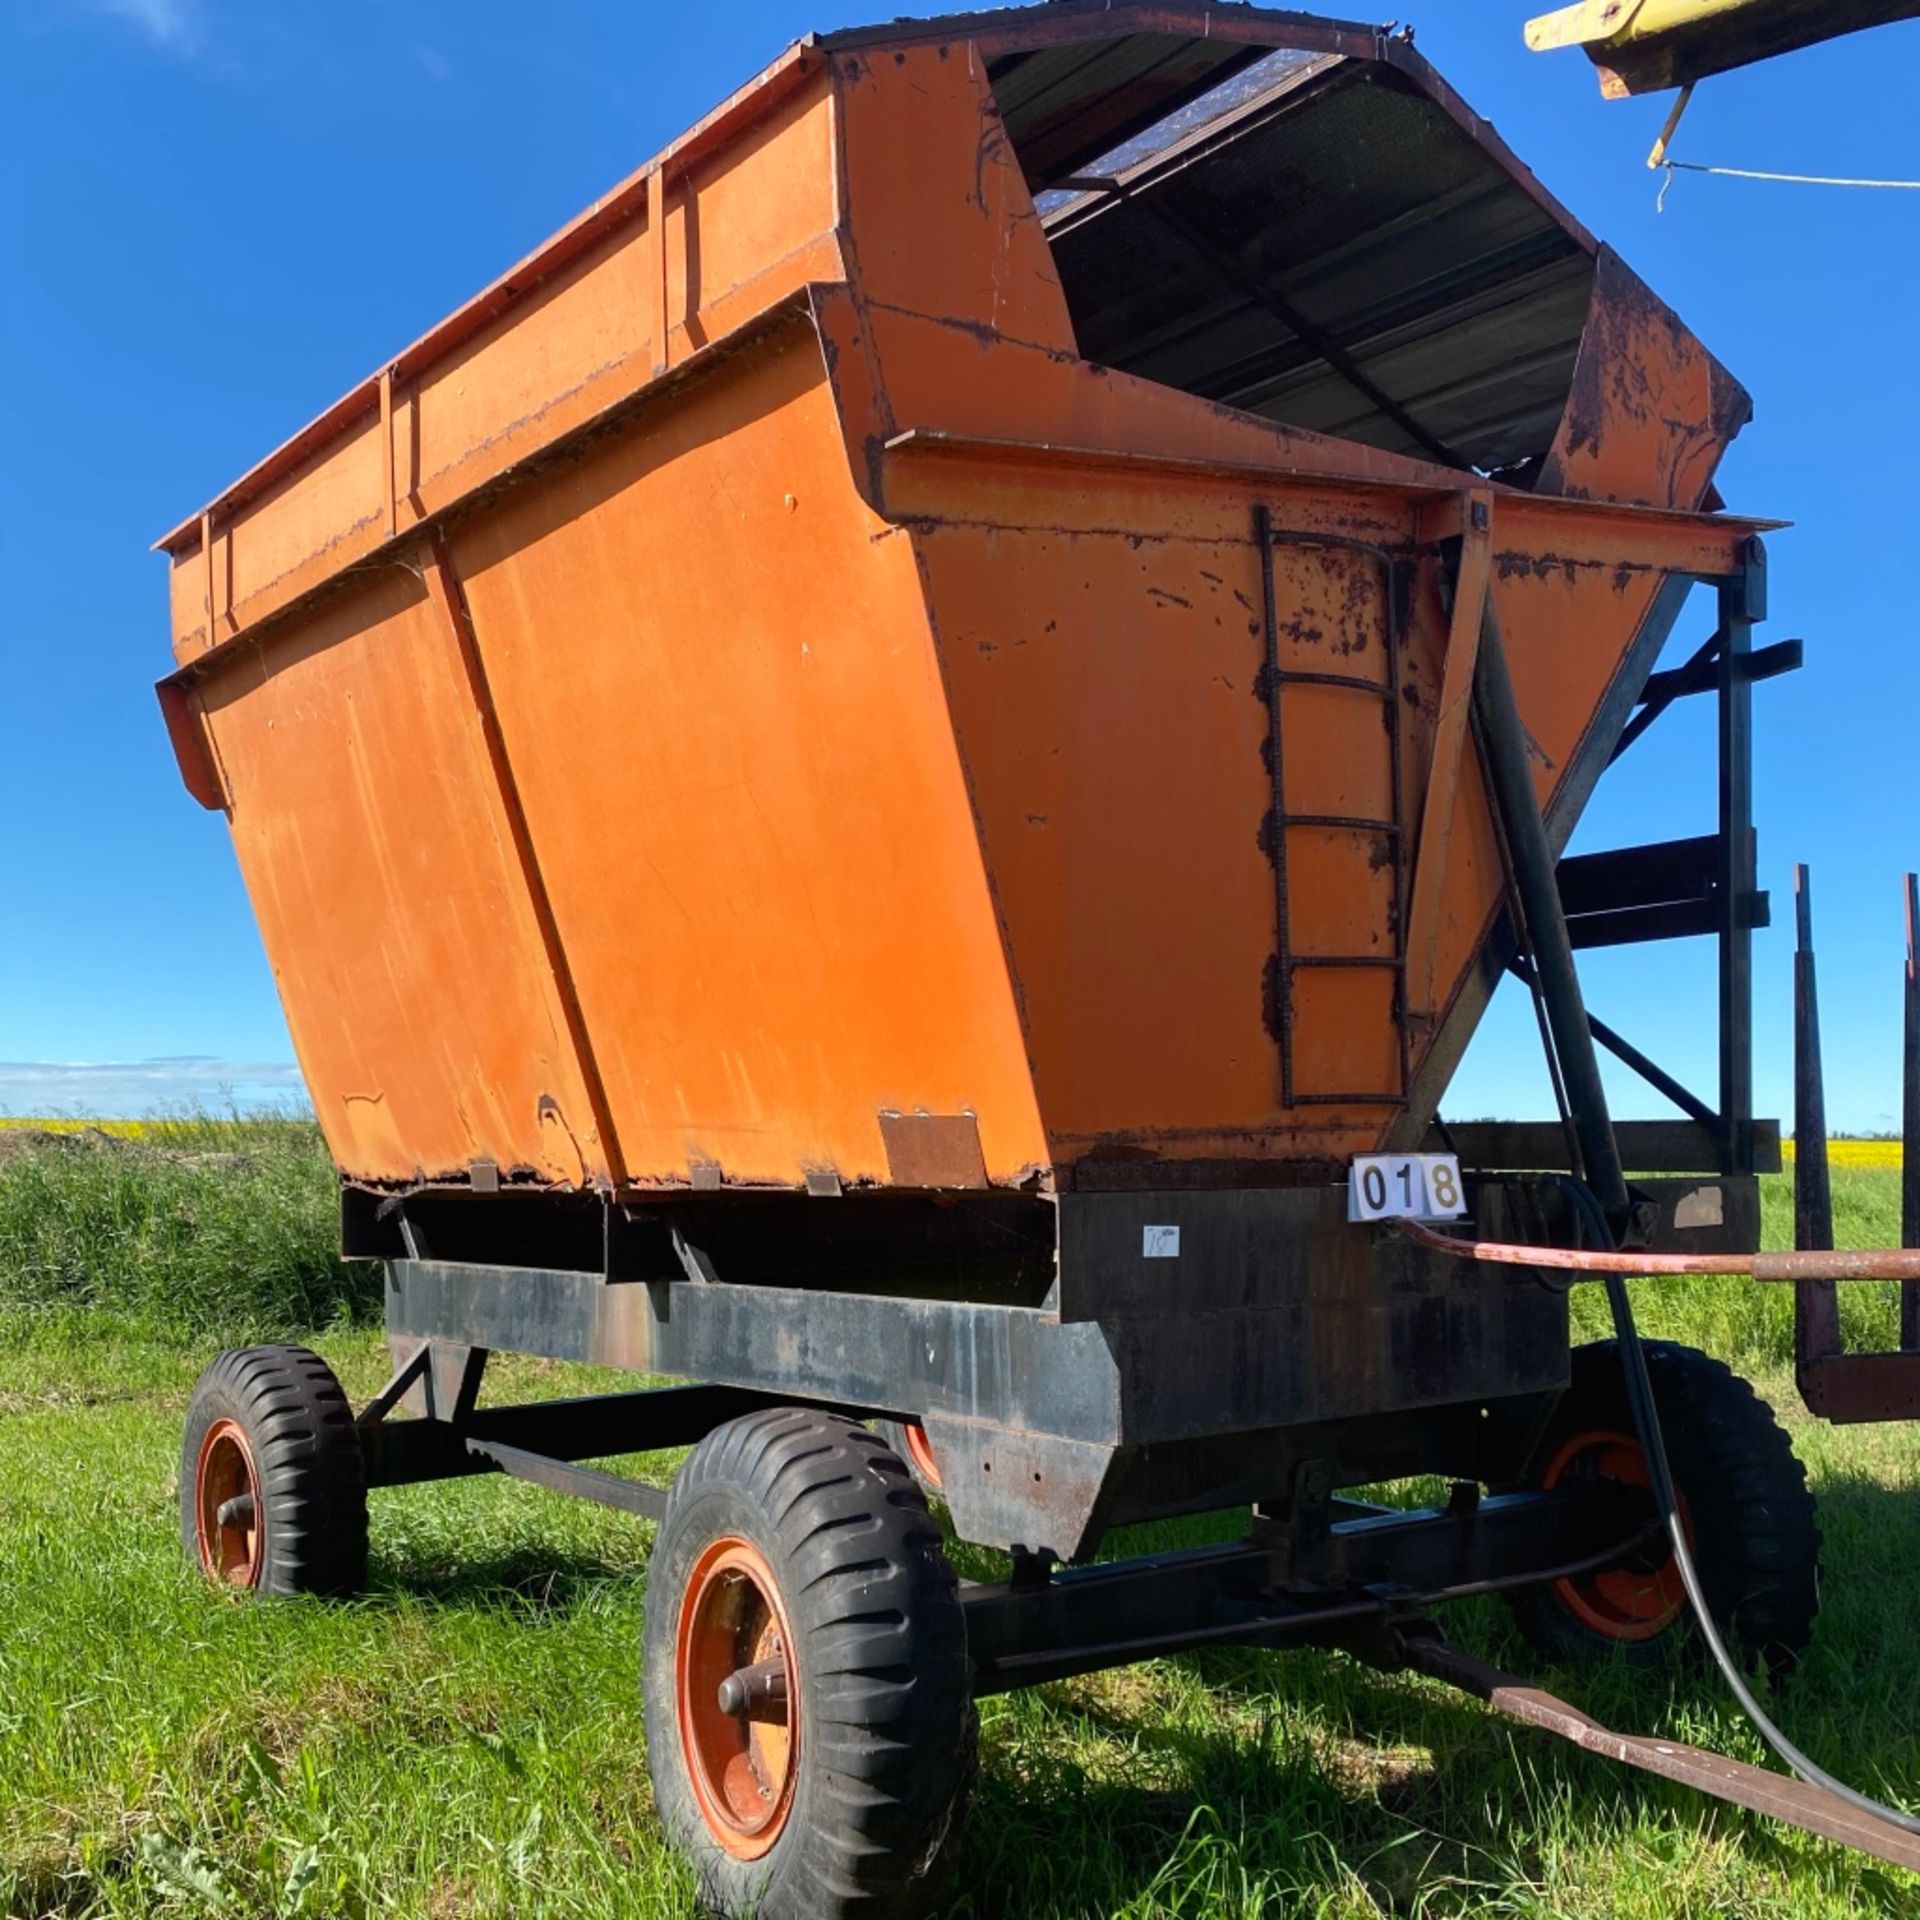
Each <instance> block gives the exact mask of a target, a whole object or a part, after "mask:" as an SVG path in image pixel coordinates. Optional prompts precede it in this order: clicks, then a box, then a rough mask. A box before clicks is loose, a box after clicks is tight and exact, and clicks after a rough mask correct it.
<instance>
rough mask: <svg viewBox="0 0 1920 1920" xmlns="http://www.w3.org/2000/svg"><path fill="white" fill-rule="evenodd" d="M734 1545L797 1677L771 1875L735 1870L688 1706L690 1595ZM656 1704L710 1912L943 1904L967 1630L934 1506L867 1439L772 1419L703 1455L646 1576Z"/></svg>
mask: <svg viewBox="0 0 1920 1920" xmlns="http://www.w3.org/2000/svg"><path fill="white" fill-rule="evenodd" d="M729 1537H731V1538H736V1539H741V1540H744V1541H746V1542H748V1543H749V1544H750V1545H751V1546H752V1547H753V1548H754V1549H756V1550H757V1551H758V1553H759V1554H760V1555H761V1556H762V1557H763V1559H764V1561H765V1563H766V1566H767V1568H768V1569H769V1570H770V1571H771V1573H772V1574H773V1576H774V1578H775V1580H776V1582H777V1584H778V1587H779V1591H780V1597H781V1600H782V1602H783V1604H784V1606H785V1608H786V1610H787V1614H788V1618H789V1621H790V1624H791V1628H792V1638H793V1652H794V1659H795V1664H796V1666H797V1668H798V1674H799V1680H798V1686H799V1695H800V1699H799V1722H798V1725H799V1734H800V1738H799V1759H798V1760H797V1761H796V1762H795V1763H794V1764H795V1781H794V1787H793V1799H792V1803H791V1809H790V1812H789V1813H788V1816H787V1819H786V1822H785V1825H784V1826H783V1827H782V1828H781V1829H780V1830H779V1837H778V1838H777V1839H776V1840H775V1841H774V1843H773V1845H772V1847H771V1849H770V1850H769V1851H768V1852H767V1853H766V1854H765V1855H764V1856H763V1857H762V1858H760V1859H758V1860H754V1861H742V1860H739V1859H736V1858H734V1857H733V1856H732V1855H731V1854H730V1853H729V1852H728V1851H727V1850H726V1849H725V1848H723V1847H722V1846H721V1845H720V1844H719V1842H718V1841H717V1839H716V1838H715V1835H714V1833H713V1831H712V1830H711V1829H710V1828H709V1826H708V1824H707V1822H706V1819H705V1818H704V1816H703V1815H702V1813H701V1811H700V1808H699V1803H698V1800H697V1798H696V1796H695V1791H694V1788H693V1785H692V1781H691V1778H690V1774H689V1761H688V1757H687V1755H686V1753H685V1751H684V1747H683V1742H682V1739H681V1732H680V1724H679V1719H678V1715H677V1710H676V1700H677V1687H678V1676H677V1674H676V1671H675V1663H676V1657H677V1645H678V1639H679V1626H680V1613H681V1609H682V1605H683V1603H684V1600H685V1596H686V1593H687V1589H688V1585H689V1580H690V1577H691V1576H692V1574H693V1572H694V1569H695V1567H696V1563H697V1562H698V1560H699V1557H700V1556H701V1555H702V1554H703V1553H704V1552H705V1551H706V1550H707V1549H708V1547H709V1546H710V1545H711V1544H712V1543H713V1542H715V1541H717V1540H720V1539H723V1538H729ZM645 1694H646V1729H647V1761H648V1766H649V1769H650V1771H651V1773H652V1776H653V1788H654V1800H655V1805H656V1808H657V1810H658V1813H659V1816H660V1819H661V1822H662V1824H663V1825H664V1826H665V1828H666V1830H667V1833H668V1834H669V1836H670V1837H671V1838H672V1839H673V1840H674V1841H675V1842H676V1843H677V1844H678V1845H679V1846H680V1847H681V1848H682V1849H683V1851H685V1852H686V1853H687V1854H688V1855H689V1856H690V1857H691V1859H692V1860H693V1862H694V1864H695V1867H696V1870H697V1872H698V1874H699V1880H700V1887H701V1892H702V1895H703V1897H704V1899H705V1900H706V1902H707V1904H708V1906H709V1907H710V1908H712V1910H713V1911H715V1912H716V1913H719V1914H721V1915H725V1916H729V1917H731V1916H734V1915H748V1914H752V1915H755V1916H757V1920H837V1916H843V1915H853V1914H861V1915H867V1916H872V1917H873V1920H895V1916H907V1915H914V1914H919V1913H923V1912H925V1911H926V1910H927V1908H928V1907H929V1906H931V1905H932V1904H933V1903H934V1902H935V1901H936V1900H937V1899H939V1898H941V1897H942V1896H943V1894H944V1891H945V1887H946V1881H947V1872H948V1870H949V1869H950V1867H951V1864H952V1859H953V1855H954V1852H955V1845H956V1842H957V1839H958V1829H959V1825H960V1818H961V1814H962V1811H963V1808H964V1804H965V1799H966V1795H967V1791H968V1789H969V1788H970V1786H971V1784H972V1772H973V1756H974V1751H975V1742H976V1737H977V1736H976V1731H975V1726H976V1723H975V1716H974V1709H973V1700H972V1694H971V1689H970V1670H969V1666H968V1661H967V1635H966V1623H965V1621H964V1619H963V1617H962V1614H961V1610H960V1597H959V1586H958V1582H957V1580H956V1579H955V1577H954V1572H953V1569H952V1567H951V1566H950V1565H949V1563H948V1561H947V1556H946V1551H945V1548H944V1546H943V1544H942V1541H941V1537H940V1532H939V1529H938V1527H936V1526H935V1524H934V1522H933V1518H932V1516H931V1515H930V1514H929V1513H928V1511H927V1503H926V1501H925V1499H924V1498H923V1497H922V1495H921V1493H920V1490H919V1488H918V1487H917V1486H916V1485H915V1483H914V1481H913V1478H912V1476H911V1474H910V1473H909V1472H908V1470H907V1467H906V1465H905V1463H904V1462H903V1461H902V1460H900V1459H899V1458H898V1456H896V1455H895V1454H894V1453H893V1451H892V1450H891V1449H890V1448H889V1447H887V1446H886V1444H885V1443H884V1442H883V1441H881V1440H880V1439H879V1438H878V1436H876V1435H875V1434H873V1433H871V1432H869V1431H868V1430H867V1429H866V1428H865V1427H863V1426H859V1425H857V1424H855V1423H854V1422H853V1421H850V1420H844V1419H841V1418H839V1417H838V1416H836V1415H832V1414H825V1413H818V1412H814V1411H811V1410H808V1409H803V1408H788V1407H775V1408H769V1409H766V1410H764V1411H762V1412H759V1413H753V1414H748V1415H745V1416H744V1417H743V1418H741V1419H738V1420H732V1421H729V1422H728V1423H727V1424H726V1425H725V1426H723V1427H719V1428H717V1429H715V1431H714V1432H712V1433H710V1434H708V1435H707V1437H706V1438H705V1439H704V1440H703V1441H701V1442H700V1444H699V1445H698V1446H697V1447H695V1448H694V1450H693V1452H692V1454H691V1455H690V1456H689V1457H688V1459H687V1462H686V1464H685V1465H684V1466H683V1467H682V1468H681V1469H680V1472H679V1475H678V1477H677V1478H676V1479H675V1481H674V1483H673V1489H672V1492H671V1494H670V1495H669V1496H668V1501H667V1511H666V1516H665V1518H664V1519H663V1520H662V1521H661V1523H660V1530H659V1536H658V1539H657V1540H656V1542H655V1545H654V1551H653V1562H652V1566H651V1568H650V1569H649V1572H648V1576H647V1601H646V1673H645Z"/></svg>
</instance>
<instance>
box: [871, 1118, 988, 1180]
mask: <svg viewBox="0 0 1920 1920" xmlns="http://www.w3.org/2000/svg"><path fill="white" fill-rule="evenodd" d="M880 1137H881V1139H882V1140H883V1141H884V1142H885V1143H886V1150H887V1173H888V1176H889V1178H890V1179H891V1180H892V1182H893V1184H894V1185H895V1186H896V1187H932V1188H945V1187H984V1186H985V1185H986V1184H987V1163H986V1159H985V1157H984V1155H983V1154H982V1153H981V1151H980V1122H979V1121H978V1119H976V1118H975V1116H974V1115H972V1114H970V1113H882V1114H881V1115H880Z"/></svg>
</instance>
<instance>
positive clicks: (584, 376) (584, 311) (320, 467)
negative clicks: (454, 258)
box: [163, 69, 843, 662]
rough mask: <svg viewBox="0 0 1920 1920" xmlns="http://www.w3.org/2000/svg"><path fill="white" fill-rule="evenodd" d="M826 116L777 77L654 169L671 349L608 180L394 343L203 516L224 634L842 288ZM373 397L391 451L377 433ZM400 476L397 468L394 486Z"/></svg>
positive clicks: (636, 198)
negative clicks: (719, 351)
mask: <svg viewBox="0 0 1920 1920" xmlns="http://www.w3.org/2000/svg"><path fill="white" fill-rule="evenodd" d="M833 112H834V109H833V105H832V102H831V101H830V100H829V97H828V92H827V85H826V81H825V79H824V76H822V75H821V74H820V73H819V72H818V71H817V69H816V70H815V71H814V74H813V79H812V82H811V84H803V83H798V82H790V83H789V84H788V86H787V87H786V88H785V89H783V90H781V91H780V92H778V93H775V94H773V95H771V96H770V98H769V100H768V102H767V104H766V107H765V110H764V112H763V114H762V115H760V116H759V117H758V118H756V119H752V120H749V121H747V122H746V123H745V125H744V126H743V127H742V129H741V131H740V132H739V133H738V134H737V136H736V137H735V138H734V139H733V140H732V141H730V142H729V143H728V144H727V145H726V146H725V147H724V148H722V149H721V150H720V151H719V152H717V153H713V154H710V155H705V156H702V155H699V154H696V155H694V156H692V157H691V158H689V159H688V160H687V162H686V163H685V169H684V171H682V170H669V172H668V175H667V179H668V193H667V203H668V209H669V211H668V216H667V222H666V241H667V244H666V247H665V257H666V264H667V275H668V284H667V290H666V306H667V310H668V312H669V314H670V315H671V317H672V324H673V328H674V337H673V340H672V341H671V343H670V351H669V353H668V354H667V355H664V356H662V355H661V354H660V352H659V341H658V337H657V336H658V327H657V324H655V322H654V320H653V317H652V316H653V315H654V314H655V313H656V312H657V311H658V288H657V285H656V284H655V281H656V278H657V276H656V273H655V269H654V266H653V261H654V247H653V244H652V242H653V235H652V227H651V223H652V218H653V215H652V211H651V208H650V206H649V204H648V200H647V196H646V195H645V193H644V192H639V193H636V192H633V191H632V190H631V188H630V186H629V187H623V188H622V189H620V190H619V191H617V192H616V194H615V195H613V196H610V200H611V201H613V202H614V203H615V204H614V207H613V213H614V216H615V217H612V218H603V219H598V220H595V221H593V222H592V223H591V226H590V229H589V230H588V231H585V232H583V233H582V234H580V235H579V236H578V238H576V239H573V240H571V241H570V242H569V244H568V245H566V246H565V248H564V249H563V250H562V254H561V257H560V258H559V259H558V260H557V261H553V262H550V261H548V260H546V259H545V258H543V257H542V256H540V255H536V256H535V257H534V258H533V259H532V260H530V261H528V262H525V263H523V268H524V275H523V277H522V278H521V279H520V283H519V284H518V285H517V286H514V287H512V288H511V289H510V292H511V296H512V297H511V298H507V297H504V296H502V297H495V298H493V299H491V300H489V301H487V305H486V307H485V309H484V310H483V311H480V312H478V313H475V314H474V316H473V318H472V320H471V321H470V322H469V323H468V324H467V325H465V326H463V327H462V328H461V330H460V331H459V333H458V334H457V335H456V336H455V337H453V338H450V339H448V340H446V341H445V342H444V344H437V345H435V344H434V336H431V335H430V336H429V337H428V341H427V342H423V343H421V345H420V346H416V347H414V348H410V349H408V351H407V352H406V353H404V354H402V355H401V356H400V359H399V360H398V361H397V362H396V363H395V365H394V367H392V368H389V369H386V370H385V371H383V373H382V374H381V375H379V376H377V377H376V379H375V380H374V381H373V382H372V383H370V384H369V386H368V388H367V389H366V390H365V392H364V394H363V395H362V396H361V400H360V404H359V407H358V409H357V411H354V412H350V413H348V414H347V415H346V416H345V417H343V418H341V419H339V420H337V421H336V422H335V423H334V425H333V427H332V429H331V431H330V432H328V433H326V434H324V435H319V436H318V437H317V439H316V444H315V446H314V447H313V448H312V449H311V450H309V452H308V453H307V455H306V457H305V458H304V459H301V460H296V461H292V462H287V463H284V464H283V466H282V468H281V470H280V471H277V472H276V473H275V474H274V475H273V477H271V478H270V479H267V480H263V481H262V482H260V483H258V484H256V485H253V486H251V487H247V488H246V495H245V498H244V500H243V501H242V503H241V504H239V505H237V506H233V507H229V508H225V509H224V510H221V511H218V512H217V513H216V525H218V526H219V527H220V528H221V539H222V540H223V541H224V542H227V543H230V545H231V552H232V556H233V558H232V563H231V569H232V575H233V579H232V591H231V599H230V600H225V601H223V605H231V606H232V608H233V610H234V612H235V614H236V616H237V620H236V623H235V624H236V626H238V627H244V626H247V625H249V624H251V623H253V622H256V621H259V620H261V619H265V618H268V617H270V616H271V615H272V614H274V613H276V612H278V611H279V610H281V609H282V608H284V607H286V606H288V605H290V604H291V603H292V602H293V601H295V600H296V599H298V597H299V596H300V595H301V594H303V593H305V592H307V591H309V590H310V589H311V588H313V587H314V586H316V585H318V584H321V583H322V582H324V581H325V580H327V579H329V578H331V577H333V576H334V575H335V574H337V573H338V572H339V570H340V569H341V568H342V567H343V566H345V565H347V564H350V563H351V562H353V561H356V560H359V559H363V558H365V557H366V556H367V555H368V554H370V553H373V552H374V551H376V550H377V549H378V548H379V547H380V546H382V545H383V544H384V543H385V542H386V540H387V539H388V538H389V536H390V530H404V528H406V527H407V526H410V525H411V524H413V523H415V522H417V521H418V520H419V519H421V518H423V517H425V516H427V515H430V514H433V513H438V512H440V511H443V510H444V509H446V508H447V507H450V506H452V505H455V504H457V503H458V502H459V501H460V500H461V499H463V498H465V497H466V496H468V495H470V494H471V493H473V492H474V491H475V489H477V488H479V487H481V486H484V485H486V484H487V483H488V482H490V481H493V480H495V479H497V478H498V477H499V476H500V474H501V473H503V472H504V471H506V470H507V469H508V468H509V467H510V466H511V465H513V464H514V463H515V462H516V461H518V460H521V459H524V458H525V457H526V456H528V455H529V454H532V453H535V452H538V451H540V450H541V449H544V448H546V447H549V446H551V445H552V444H553V443H554V442H555V441H556V440H558V439H559V438H561V437H562V436H564V435H565V434H567V433H570V432H572V431H574V430H576V429H578V428H579V427H581V426H582V425H584V424H586V423H587V422H589V421H590V420H592V419H593V418H594V417H595V416H596V415H597V414H599V413H601V412H603V411H604V410H605V409H607V408H608V407H610V406H613V405H616V404H618V403H619V402H620V401H622V400H625V399H628V398H630V397H631V396H633V395H634V394H636V393H638V392H640V391H641V390H642V389H643V388H645V387H646V386H647V385H649V384H650V383H651V381H652V380H653V379H654V377H655V373H656V370H657V369H658V368H661V367H664V366H666V365H669V364H677V363H679V362H681V361H684V360H685V359H686V358H687V357H688V356H689V355H690V354H692V353H693V352H694V351H696V350H697V349H698V348H699V347H700V346H702V345H705V344H707V343H708V342H709V341H713V340H719V339H722V338H724V337H725V336H726V335H727V334H729V333H731V332H733V331H735V330H737V329H738V328H739V327H741V326H743V325H745V324H747V323H749V322H751V321H752V320H754V319H756V318H757V317H758V316H759V315H761V314H762V313H764V312H765V311H766V309H767V308H768V307H770V306H772V305H774V304H776V303H777V302H778V301H780V300H782V299H785V298H787V297H789V296H791V295H792V294H794V293H795V292H796V291H797V290H798V289H800V288H801V287H804V286H806V285H807V284H809V283H810V282H812V281H815V280H822V279H824V280H834V279H838V278H839V277H840V276H841V274H842V271H843V268H842V263H841V259H840V251H839V241H838V238H837V234H836V231H835V226H836V219H837V210H838V197H837V193H836V188H835V179H834V168H833V155H832V141H833ZM566 238H567V236H565V235H563V236H558V237H557V238H556V241H555V242H554V243H550V246H551V247H557V246H559V242H560V241H561V240H564V239H566ZM511 278H512V276H510V279H511ZM483 298H484V297H483ZM690 298H691V301H692V304H691V305H690V304H689V301H690ZM430 345H432V346H433V350H432V351H431V352H428V351H426V349H427V348H428V347H429V346H430ZM396 369H397V371H396ZM388 392H390V404H391V407H392V411H393V418H394V421H395V423H396V430H395V435H394V437H393V439H392V440H389V439H388V437H387V436H386V435H385V434H384V433H383V432H382V417H381V406H382V399H383V393H388ZM311 431H313V430H310V432H311ZM396 472H397V473H399V474H402V475H404V476H405V478H404V479H403V480H401V481H398V482H397V483H396V480H395V477H394V476H395V474H396ZM244 484H245V483H243V485H244ZM396 494H397V495H398V511H397V513H396V508H395V496H396ZM190 531H191V530H190V529H187V528H182V529H180V530H178V531H177V532H176V533H175V534H172V535H169V536H168V538H167V540H166V541H165V542H164V543H163V544H164V545H166V546H167V547H168V550H169V551H170V552H171V553H173V554H174V556H175V559H176V564H178V563H180V562H181V561H182V560H183V559H184V558H185V557H187V556H189V555H190V554H191V552H192V551H193V549H191V548H189V547H188V545H187V539H188V536H189V534H190ZM216 557H218V556H217V555H216ZM204 601H205V594H204V593H202V594H200V595H199V596H198V597H197V598H196V597H194V596H192V595H190V594H178V595H176V596H175V600H174V636H175V637H174V647H175V656H176V658H177V659H179V660H181V661H183V662H184V661H186V660H188V659H191V658H193V657H195V656H196V655H198V654H199V653H200V652H202V651H204V650H205V648H206V646H207V644H208V643H207V636H206V628H205V620H206V615H205V609H204ZM217 637H218V638H225V637H227V635H226V633H225V632H224V631H223V632H222V633H221V634H220V635H218V636H217Z"/></svg>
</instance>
